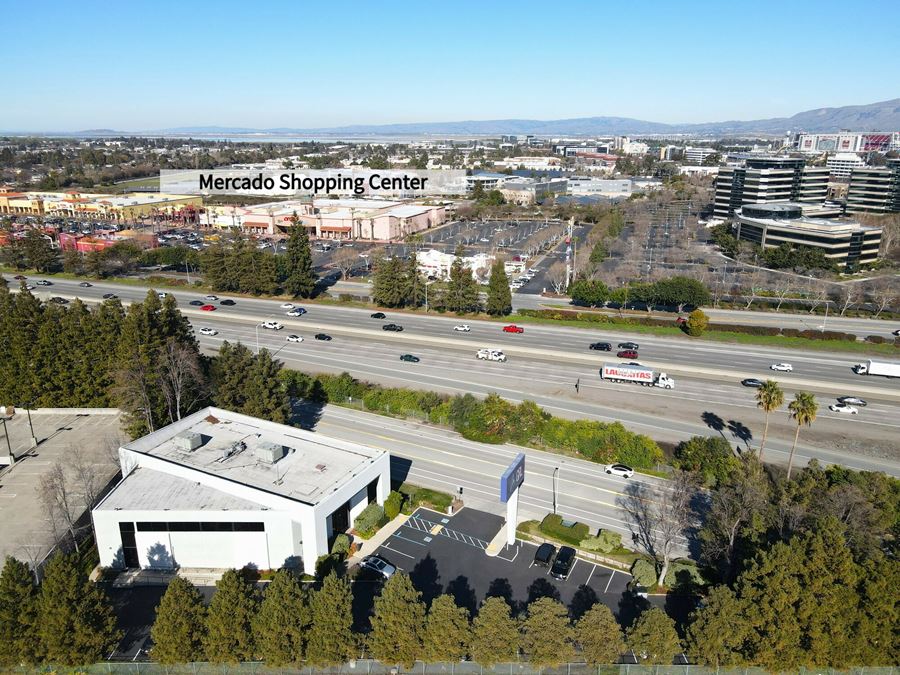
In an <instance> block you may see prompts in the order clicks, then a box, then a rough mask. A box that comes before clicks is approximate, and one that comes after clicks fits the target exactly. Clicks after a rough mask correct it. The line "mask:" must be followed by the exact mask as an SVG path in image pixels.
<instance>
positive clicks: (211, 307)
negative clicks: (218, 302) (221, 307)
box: [200, 305, 216, 312]
mask: <svg viewBox="0 0 900 675" xmlns="http://www.w3.org/2000/svg"><path fill="white" fill-rule="evenodd" d="M200 309H202V310H203V311H204V312H215V311H216V306H215V305H203V307H201V308H200Z"/></svg>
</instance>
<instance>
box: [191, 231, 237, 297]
mask: <svg viewBox="0 0 900 675" xmlns="http://www.w3.org/2000/svg"><path fill="white" fill-rule="evenodd" d="M200 269H201V270H202V271H203V279H204V281H206V283H207V284H209V286H210V287H211V288H212V289H213V290H214V291H234V290H237V289H235V288H230V287H229V284H228V275H227V270H228V260H227V254H226V251H225V247H224V246H223V245H222V244H221V243H219V242H216V243H214V244H213V245H212V246H210V247H208V248H206V249H204V251H203V253H201V254H200Z"/></svg>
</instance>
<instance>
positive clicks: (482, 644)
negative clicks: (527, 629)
mask: <svg viewBox="0 0 900 675" xmlns="http://www.w3.org/2000/svg"><path fill="white" fill-rule="evenodd" d="M471 652H472V660H473V661H475V662H476V663H479V664H481V665H482V666H485V667H487V668H490V667H492V666H494V665H495V664H497V663H503V662H506V661H515V660H516V657H517V656H518V654H519V628H518V626H517V625H516V620H515V619H514V618H513V617H512V616H510V609H509V605H508V604H507V602H506V600H505V599H503V598H496V597H491V598H487V599H486V600H485V601H484V603H483V604H482V605H481V609H480V610H479V611H478V616H477V617H475V621H474V622H473V624H472V650H471Z"/></svg>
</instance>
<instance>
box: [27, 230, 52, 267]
mask: <svg viewBox="0 0 900 675" xmlns="http://www.w3.org/2000/svg"><path fill="white" fill-rule="evenodd" d="M24 247H25V257H26V258H27V260H28V267H30V268H31V269H33V270H37V271H38V272H44V273H46V272H49V271H50V270H51V269H52V268H53V266H54V265H56V261H57V254H56V251H54V250H53V245H52V244H51V243H50V238H49V237H48V236H47V235H46V234H44V233H43V232H41V231H40V230H38V229H37V228H35V227H30V228H28V230H27V231H26V232H25V239H24Z"/></svg>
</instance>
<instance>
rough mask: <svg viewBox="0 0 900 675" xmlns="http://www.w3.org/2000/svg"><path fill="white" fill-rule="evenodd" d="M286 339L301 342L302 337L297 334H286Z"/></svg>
mask: <svg viewBox="0 0 900 675" xmlns="http://www.w3.org/2000/svg"><path fill="white" fill-rule="evenodd" d="M287 341H288V342H303V338H302V337H301V336H299V335H288V336H287Z"/></svg>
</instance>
